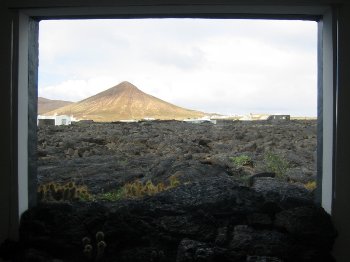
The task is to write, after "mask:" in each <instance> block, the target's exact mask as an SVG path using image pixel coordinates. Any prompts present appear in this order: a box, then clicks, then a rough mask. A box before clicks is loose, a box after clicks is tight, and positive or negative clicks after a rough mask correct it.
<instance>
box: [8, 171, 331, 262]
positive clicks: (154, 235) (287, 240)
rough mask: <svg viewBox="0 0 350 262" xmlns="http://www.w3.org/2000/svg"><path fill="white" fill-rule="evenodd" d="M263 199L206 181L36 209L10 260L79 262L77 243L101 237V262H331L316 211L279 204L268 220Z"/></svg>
mask: <svg viewBox="0 0 350 262" xmlns="http://www.w3.org/2000/svg"><path fill="white" fill-rule="evenodd" d="M266 200H267V199H266V198H265V197H264V195H263V194H261V193H259V192H256V191H255V190H254V189H251V188H249V187H244V186H241V185H240V184H239V183H237V182H236V181H235V180H234V179H232V178H230V177H216V178H215V177H207V178H203V179H201V180H199V181H196V182H192V183H189V184H183V185H180V186H178V187H176V188H173V189H170V190H167V191H163V192H161V193H159V194H156V195H154V196H149V197H144V198H141V199H134V200H121V201H117V202H106V203H102V202H101V203H93V202H75V203H46V204H41V205H39V206H37V207H35V208H32V209H30V210H28V211H27V212H25V213H24V214H23V216H22V219H21V226H20V242H19V244H18V245H17V249H18V251H17V252H16V253H15V255H17V256H18V257H20V259H19V258H18V257H17V259H19V261H30V260H29V258H28V259H26V257H33V256H34V255H35V256H42V257H44V258H47V259H49V258H50V260H47V261H51V259H53V258H56V259H60V260H62V261H67V262H68V261H69V262H70V261H86V260H85V257H84V254H83V245H82V239H83V238H84V237H89V238H90V239H91V241H92V242H91V244H92V246H93V247H94V248H96V244H97V243H96V238H95V234H96V232H98V231H102V232H103V233H104V241H105V242H106V243H107V248H106V250H105V252H104V260H103V261H116V260H117V261H123V262H124V261H125V262H127V261H144V262H147V261H169V262H170V261H172V262H174V261H189V262H190V261H222V262H226V261H229V262H231V261H232V262H233V261H265V260H263V259H266V261H279V260H278V259H281V260H283V261H287V262H288V261H293V262H294V261H316V260H314V259H315V258H317V257H320V256H322V257H323V259H325V258H327V259H326V260H320V261H332V258H331V256H330V254H329V251H330V249H331V247H332V243H333V241H334V237H335V234H334V229H333V227H332V224H331V223H330V218H329V216H328V215H327V214H326V213H325V212H324V211H323V210H322V209H320V208H316V207H310V206H303V207H297V208H289V207H284V206H283V205H280V206H281V207H283V208H284V210H283V211H280V212H278V213H273V214H272V213H269V212H265V211H264V204H265V202H266ZM277 204H279V203H277ZM304 220H305V225H304V224H303V221H304ZM273 221H274V222H273ZM311 221H318V222H316V223H315V225H311V224H312V222H311ZM300 231H302V232H300ZM316 238H318V239H317V240H316ZM20 247H21V248H20ZM21 259H22V260H21ZM17 261H18V260H17ZM34 261H45V260H40V259H39V258H38V259H37V260H34Z"/></svg>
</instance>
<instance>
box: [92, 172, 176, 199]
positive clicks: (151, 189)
mask: <svg viewBox="0 0 350 262" xmlns="http://www.w3.org/2000/svg"><path fill="white" fill-rule="evenodd" d="M168 180H169V184H168V185H165V184H164V183H162V182H159V183H158V184H153V183H152V181H151V180H148V181H147V182H146V183H145V184H143V183H142V182H141V181H139V180H136V181H134V182H132V183H127V184H125V185H124V186H123V187H121V188H119V189H117V190H114V191H110V192H107V193H104V194H101V195H99V196H98V197H97V199H101V200H107V201H118V200H120V199H125V198H139V197H144V196H151V195H155V194H158V193H160V192H162V191H165V190H168V189H171V188H174V187H177V186H179V185H180V181H179V180H178V178H177V177H176V176H174V175H173V176H170V177H169V179H168Z"/></svg>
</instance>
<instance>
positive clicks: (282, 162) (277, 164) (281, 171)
mask: <svg viewBox="0 0 350 262" xmlns="http://www.w3.org/2000/svg"><path fill="white" fill-rule="evenodd" d="M264 162H265V165H266V169H267V171H268V172H272V173H275V174H276V177H278V178H284V177H285V174H286V172H287V170H288V168H289V163H288V161H287V160H286V159H285V158H283V157H281V156H279V155H276V154H274V153H272V152H267V153H266V154H265V158H264Z"/></svg>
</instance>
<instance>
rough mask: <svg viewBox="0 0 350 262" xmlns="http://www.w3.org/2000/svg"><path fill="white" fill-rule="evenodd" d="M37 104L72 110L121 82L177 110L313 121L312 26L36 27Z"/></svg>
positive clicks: (152, 23) (145, 23) (168, 23)
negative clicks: (42, 100) (68, 105)
mask: <svg viewBox="0 0 350 262" xmlns="http://www.w3.org/2000/svg"><path fill="white" fill-rule="evenodd" d="M39 52H40V55H39V61H40V62H39V96H41V97H46V98H50V99H60V100H68V101H79V100H82V99H84V98H87V97H89V96H91V95H94V94H96V93H98V92H101V91H103V90H105V89H108V88H110V87H112V86H115V85H117V84H118V83H120V82H122V81H129V82H131V83H133V84H134V85H136V86H137V87H138V88H139V89H141V90H142V91H144V92H146V93H148V94H151V95H153V96H156V97H158V98H160V99H163V100H165V101H167V102H170V103H173V104H176V105H178V106H182V107H185V108H190V109H196V110H200V111H204V112H211V113H221V114H247V113H285V114H292V115H299V116H300V115H302V116H316V107H317V104H316V100H317V99H316V98H317V23H316V22H310V21H276V20H274V21H269V20H227V19H223V20H212V19H130V20H123V19H122V20H66V21H63V20H61V21H42V22H40V37H39Z"/></svg>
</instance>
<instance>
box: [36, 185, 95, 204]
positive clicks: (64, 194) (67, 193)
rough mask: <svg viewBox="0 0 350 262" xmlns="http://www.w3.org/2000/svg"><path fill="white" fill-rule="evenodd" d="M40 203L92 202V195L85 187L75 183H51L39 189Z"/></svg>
mask: <svg viewBox="0 0 350 262" xmlns="http://www.w3.org/2000/svg"><path fill="white" fill-rule="evenodd" d="M38 199H39V201H78V200H82V201H90V200H93V197H92V195H91V194H90V193H89V191H88V189H87V187H86V186H84V185H76V184H75V183H74V182H68V183H66V184H60V183H55V182H50V183H47V184H44V185H40V186H39V187H38Z"/></svg>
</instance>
